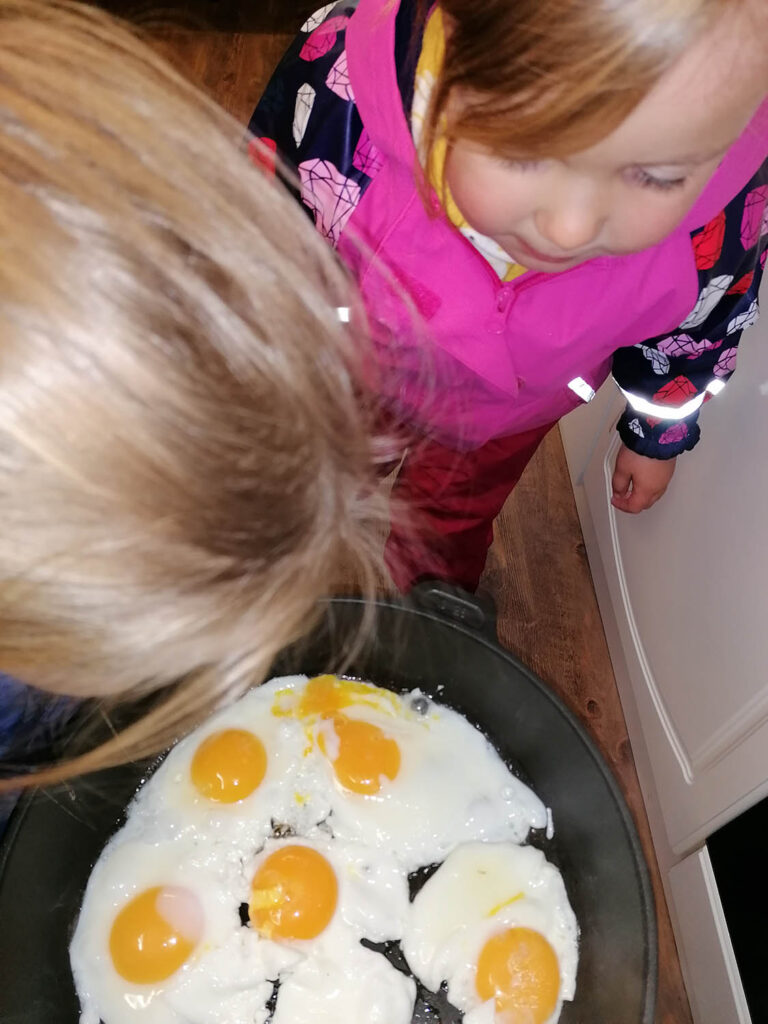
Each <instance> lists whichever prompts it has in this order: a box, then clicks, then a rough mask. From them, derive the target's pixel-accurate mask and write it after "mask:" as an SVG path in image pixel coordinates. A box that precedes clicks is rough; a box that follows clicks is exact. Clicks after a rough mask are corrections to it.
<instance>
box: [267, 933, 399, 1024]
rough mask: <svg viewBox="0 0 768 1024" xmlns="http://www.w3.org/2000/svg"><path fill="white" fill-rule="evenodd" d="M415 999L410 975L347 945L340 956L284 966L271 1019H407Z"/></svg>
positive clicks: (342, 1023) (353, 1022)
mask: <svg viewBox="0 0 768 1024" xmlns="http://www.w3.org/2000/svg"><path fill="white" fill-rule="evenodd" d="M415 999H416V986H415V984H414V982H413V980H412V979H411V978H408V977H407V976H406V975H404V974H401V973H400V971H397V970H395V968H394V967H392V966H391V965H390V964H389V963H388V962H387V961H386V960H385V959H384V957H383V956H381V955H380V954H379V953H375V952H372V951H370V950H368V949H364V948H363V947H362V946H359V945H358V946H351V947H350V948H349V949H347V950H345V952H344V955H343V957H341V958H338V959H332V958H330V957H324V956H314V957H311V958H308V959H307V960H304V961H303V962H302V963H300V964H299V965H298V966H297V967H296V968H295V969H294V970H291V971H289V972H288V973H287V974H286V975H285V977H284V978H283V979H282V980H281V982H280V988H279V990H278V993H277V1005H276V1007H275V1015H274V1017H273V1020H272V1024H410V1021H411V1018H412V1015H413V1006H414V1002H415Z"/></svg>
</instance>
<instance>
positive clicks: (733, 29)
mask: <svg viewBox="0 0 768 1024" xmlns="http://www.w3.org/2000/svg"><path fill="white" fill-rule="evenodd" d="M766 6H768V5H766ZM748 7H749V9H743V10H740V11H739V12H738V13H737V14H731V15H730V17H729V18H728V19H723V20H722V22H721V23H720V24H718V25H717V26H715V28H714V29H713V30H711V31H708V32H707V33H705V34H704V35H703V36H702V37H701V38H700V39H699V40H697V42H696V43H695V44H694V45H693V46H692V47H691V48H690V49H689V50H688V51H687V52H686V53H685V54H684V56H683V58H682V59H681V60H680V61H679V63H678V64H677V65H676V66H675V67H674V68H673V69H671V70H670V71H669V72H667V74H666V75H664V77H663V78H662V79H661V80H660V82H659V83H658V85H657V86H656V87H655V88H654V89H653V90H652V91H651V92H650V93H649V94H648V96H646V98H645V99H644V100H643V101H642V102H641V103H640V104H639V106H638V107H637V108H636V109H635V110H634V111H633V112H632V113H631V114H630V116H629V117H628V118H627V119H626V120H625V121H624V122H623V123H622V124H620V125H619V127H618V128H617V129H616V130H615V131H613V132H612V133H611V134H610V135H608V136H607V137H606V138H604V139H603V140H602V141H600V142H598V143H597V144H596V145H594V146H592V147H591V148H590V149H587V150H584V151H583V152H580V153H576V154H574V155H573V156H569V157H567V158H563V159H560V160H543V161H538V162H530V163H523V162H518V163H513V162H510V161H505V160H503V159H501V158H499V157H496V156H493V155H492V154H491V153H489V152H488V151H487V150H483V149H481V148H480V147H477V146H474V145H472V144H470V143H463V142H461V140H460V141H459V142H457V143H456V145H455V147H454V148H453V150H452V152H451V154H450V156H449V158H448V163H447V165H446V180H447V183H448V186H449V188H450V190H451V193H452V195H453V198H454V199H455V201H456V203H457V205H458V206H459V209H460V210H461V211H462V213H463V214H464V216H465V217H466V219H467V220H468V221H469V223H470V224H471V225H472V227H474V228H475V229H476V230H477V231H479V232H481V233H482V234H484V235H488V236H490V237H492V238H493V239H495V240H496V241H497V242H498V243H499V245H501V246H502V248H503V249H505V250H506V252H508V253H509V255H510V256H511V257H512V258H513V259H514V260H515V261H517V262H519V263H521V264H522V265H523V266H526V267H528V268H530V269H531V270H538V271H543V272H545V273H557V272H560V271H563V270H568V269H570V268H571V267H574V266H576V265H577V264H579V263H583V262H585V261H586V260H590V259H594V258H595V257H598V256H607V255H621V254H625V253H631V252H638V251H640V250H641V249H646V248H649V247H650V246H652V245H655V244H656V243H657V242H659V241H661V239H662V238H664V237H665V236H666V235H668V234H669V233H670V232H671V231H672V230H673V229H674V228H675V227H676V226H677V225H678V224H679V223H680V221H681V220H682V219H683V217H685V215H686V213H687V212H688V211H689V210H690V208H691V207H692V206H693V204H694V203H695V201H696V199H697V198H698V196H699V194H700V193H701V191H702V190H703V188H704V186H705V185H706V184H707V181H708V180H709V178H710V177H711V175H712V174H713V172H714V171H715V169H716V168H717V166H718V164H719V163H720V161H721V160H722V158H723V156H724V154H725V152H726V151H727V150H728V148H729V147H730V146H731V144H732V143H733V142H734V141H735V140H736V139H737V138H738V136H739V135H740V134H741V132H742V131H743V129H744V127H745V126H746V124H747V123H748V121H749V119H750V118H751V116H752V115H753V113H754V112H755V110H756V109H757V107H758V106H759V104H760V102H761V100H762V99H763V98H764V97H765V95H766V93H768V16H766V7H764V6H763V0H758V2H757V3H756V4H749V5H748ZM760 8H762V10H760Z"/></svg>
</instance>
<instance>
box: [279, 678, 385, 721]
mask: <svg viewBox="0 0 768 1024" xmlns="http://www.w3.org/2000/svg"><path fill="white" fill-rule="evenodd" d="M283 696H284V697H288V698H289V699H288V700H287V701H284V700H281V699H277V700H276V701H275V703H274V705H273V707H272V714H273V715H275V716H276V717H278V718H280V717H284V716H288V715H291V716H293V717H295V718H299V719H302V720H304V721H307V720H310V721H311V720H312V719H317V718H332V717H333V716H334V715H335V714H336V713H337V712H339V711H341V710H342V709H343V708H348V707H351V706H352V705H353V704H356V705H360V704H362V705H366V706H367V707H380V708H385V709H388V710H389V711H390V712H392V713H397V709H398V705H399V698H398V696H397V694H394V693H392V692H391V691H390V690H382V689H381V688H380V687H377V686H371V685H370V683H359V682H356V681H355V680H354V679H339V677H338V676H332V675H326V676H315V677H314V678H312V679H309V680H308V681H307V683H306V685H305V686H304V688H303V690H302V691H301V695H300V697H298V698H297V697H294V696H293V695H290V694H284V695H283Z"/></svg>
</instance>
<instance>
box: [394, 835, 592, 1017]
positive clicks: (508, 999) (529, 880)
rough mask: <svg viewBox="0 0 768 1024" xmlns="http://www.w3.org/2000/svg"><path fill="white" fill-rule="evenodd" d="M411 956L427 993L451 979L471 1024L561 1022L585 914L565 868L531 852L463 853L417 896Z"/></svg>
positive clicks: (407, 939)
mask: <svg viewBox="0 0 768 1024" xmlns="http://www.w3.org/2000/svg"><path fill="white" fill-rule="evenodd" d="M403 952H404V954H405V957H406V960H407V961H408V964H409V966H410V968H411V970H412V971H413V973H414V974H415V975H416V977H417V978H419V979H420V980H421V981H422V983H423V984H424V985H426V987H427V988H429V989H431V990H433V991H436V990H437V989H439V987H440V985H441V984H442V983H444V982H445V983H447V986H448V998H449V999H450V1001H451V1002H452V1003H453V1004H454V1005H455V1006H456V1007H457V1008H458V1009H460V1010H462V1011H463V1012H464V1013H465V1014H467V1017H466V1018H465V1019H466V1020H467V1021H470V1024H471V1022H472V1021H475V1022H476V1024H480V1022H481V1021H483V1022H490V1021H493V1020H495V1021H498V1022H499V1024H554V1022H555V1021H557V1019H558V1017H559V1015H560V1010H561V1007H562V1003H563V1001H564V1000H571V999H573V997H574V994H575V991H576V969H577V964H578V927H577V924H576V918H575V917H574V914H573V911H572V909H571V906H570V903H569V902H568V896H567V893H566V890H565V885H564V884H563V880H562V877H561V876H560V873H559V871H558V870H557V868H555V867H554V865H552V864H550V863H549V862H548V861H547V860H546V858H545V857H544V854H543V853H541V851H539V850H536V849H534V848H533V847H531V846H517V845H515V844H512V843H468V844H465V845H463V846H460V847H458V848H457V849H456V850H454V851H453V852H452V853H451V854H450V856H449V857H447V858H446V860H445V862H444V863H443V864H442V865H441V866H440V867H439V868H438V869H437V871H436V872H435V874H434V875H433V876H432V877H431V878H430V879H429V880H428V881H427V882H426V883H425V884H424V886H423V887H422V889H421V891H420V892H419V893H418V894H417V895H416V897H415V899H414V901H413V904H412V908H411V917H410V920H409V923H408V926H407V928H406V931H405V936H404V939H403ZM470 1014H471V1016H470Z"/></svg>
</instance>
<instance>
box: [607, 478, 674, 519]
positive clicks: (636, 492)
mask: <svg viewBox="0 0 768 1024" xmlns="http://www.w3.org/2000/svg"><path fill="white" fill-rule="evenodd" d="M663 493H664V491H658V490H648V489H646V488H644V487H642V486H640V487H638V486H637V485H636V484H633V487H632V492H631V493H630V494H619V495H616V494H614V496H613V498H611V504H612V505H613V507H614V508H617V509H619V511H621V512H629V513H630V514H631V515H637V513H638V512H644V511H645V510H646V509H647V508H650V507H651V506H652V505H655V504H656V502H657V501H658V500H659V498H660V497H661V496H662V494H663Z"/></svg>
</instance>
